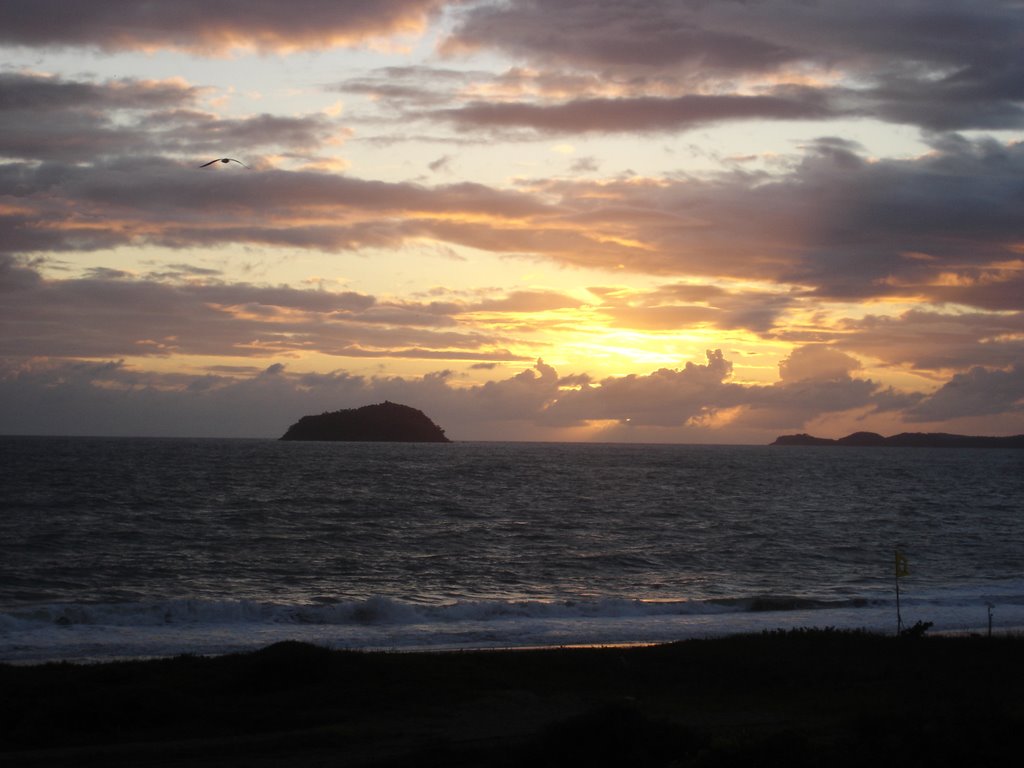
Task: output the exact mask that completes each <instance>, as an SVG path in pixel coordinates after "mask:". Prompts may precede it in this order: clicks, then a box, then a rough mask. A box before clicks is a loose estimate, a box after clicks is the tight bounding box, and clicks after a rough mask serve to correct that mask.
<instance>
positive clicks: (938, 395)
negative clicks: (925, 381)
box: [907, 362, 1024, 422]
mask: <svg viewBox="0 0 1024 768" xmlns="http://www.w3.org/2000/svg"><path fill="white" fill-rule="evenodd" d="M1021 411H1024V365H1022V364H1021V363H1019V362H1018V363H1015V364H1014V365H1012V366H1010V367H1009V368H1007V369H1005V370H1004V369H990V368H982V367H981V366H975V367H973V368H971V369H970V370H968V371H966V372H964V373H957V374H955V375H954V376H953V377H952V378H951V379H950V380H949V381H947V382H946V383H945V384H943V385H942V387H940V388H939V389H938V390H936V391H935V392H934V393H933V394H931V395H930V396H929V397H927V398H925V399H923V400H922V401H921V402H920V403H919V404H917V405H916V406H915V407H914V408H912V409H910V411H909V413H908V414H907V417H908V420H910V421H918V422H938V421H946V420H949V419H956V418H963V417H969V416H994V415H999V414H1010V413H1016V414H1019V413H1021Z"/></svg>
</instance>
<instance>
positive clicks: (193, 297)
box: [0, 0, 1024, 444]
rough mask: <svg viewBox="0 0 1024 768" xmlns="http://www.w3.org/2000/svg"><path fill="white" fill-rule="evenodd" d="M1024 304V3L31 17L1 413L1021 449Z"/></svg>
mask: <svg viewBox="0 0 1024 768" xmlns="http://www.w3.org/2000/svg"><path fill="white" fill-rule="evenodd" d="M220 158H232V159H233V160H237V161H239V162H230V163H219V162H218V163H213V164H212V165H207V166H206V167H200V166H201V165H203V164H206V163H208V162H209V161H210V160H216V159H220ZM1022 310H1024V2H1022V0H884V1H883V0H588V1H586V2H584V1H582V0H465V1H460V0H289V2H287V3H282V2H278V1H277V0H248V1H247V2H244V3H242V2H238V1H237V0H201V2H200V0H176V1H175V2H174V3H150V2H136V1H133V0H91V1H90V2H88V3H85V2H78V3H73V2H67V1H66V0H2V2H0V434H68V435H140V436H147V435H152V436H182V437H185V436H192V437H278V436H280V435H281V434H283V433H284V431H285V430H286V429H287V427H288V426H289V425H290V424H292V423H293V422H295V421H297V420H298V419H299V417H301V416H303V415H306V414H312V413H320V412H323V411H331V410H338V409H341V408H354V407H358V406H361V405H366V404H370V403H376V402H382V401H384V400H391V401H394V402H400V403H404V404H406V405H410V406H412V407H415V408H419V409H420V410H423V411H424V412H425V413H426V414H427V415H428V416H430V417H431V418H432V419H433V420H434V421H435V422H437V423H438V424H439V425H440V426H442V427H443V428H444V429H445V430H446V432H447V434H448V436H449V437H451V438H453V439H456V440H543V441H548V440H582V441H630V442H682V443H755V444H761V443H767V442H771V440H772V439H774V437H775V436H777V435H779V434H789V433H795V432H808V433H811V434H815V435H819V436H825V437H839V436H842V435H845V434H848V433H850V432H854V431H861V430H867V431H874V432H880V433H882V434H895V433H898V432H907V431H909V432H955V433H961V434H994V435H1005V434H1019V433H1024V312H1022Z"/></svg>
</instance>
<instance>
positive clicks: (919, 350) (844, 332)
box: [836, 309, 1024, 371]
mask: <svg viewBox="0 0 1024 768" xmlns="http://www.w3.org/2000/svg"><path fill="white" fill-rule="evenodd" d="M836 336H837V340H836V344H837V346H839V347H840V348H842V349H844V350H848V351H850V352H854V353H856V354H858V355H862V356H864V357H868V358H874V359H876V360H880V361H883V362H884V363H886V364H888V365H906V366H910V367H912V368H915V369H917V370H921V371H955V370H961V369H964V368H968V367H971V366H974V365H984V366H991V367H999V368H1001V367H1006V366H1010V365H1013V364H1015V363H1017V362H1019V361H1021V360H1024V313H1022V312H1020V311H1017V312H1013V313H1006V312H939V311H936V310H925V309H917V310H912V311H909V312H904V313H902V314H900V315H896V316H889V315H868V316H866V317H863V318H859V319H857V320H845V321H842V322H840V323H839V327H838V333H837V334H836Z"/></svg>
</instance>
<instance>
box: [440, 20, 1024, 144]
mask: <svg viewBox="0 0 1024 768" xmlns="http://www.w3.org/2000/svg"><path fill="white" fill-rule="evenodd" d="M456 17H457V18H458V20H459V22H458V24H457V25H456V26H455V28H454V29H453V32H452V34H451V36H450V37H449V38H448V40H447V41H446V42H445V44H444V45H443V48H442V49H443V50H444V51H445V52H447V53H449V54H452V55H458V54H460V53H463V52H472V51H477V50H480V49H484V50H486V49H497V50H499V51H502V52H504V53H506V54H508V55H511V56H513V57H516V58H517V59H518V60H522V61H526V62H529V63H530V64H533V65H534V66H536V67H540V68H542V69H545V70H551V69H557V68H559V67H560V68H562V69H568V70H574V71H576V72H581V73H587V72H594V73H598V74H600V76H601V77H603V78H604V79H605V80H606V81H618V82H632V83H636V82H643V81H645V79H647V78H652V79H657V80H658V81H659V82H660V83H661V84H662V86H665V85H666V84H668V83H670V82H672V81H673V80H674V81H675V83H676V87H677V89H680V90H681V91H683V90H685V92H686V93H688V94H695V93H699V92H707V91H713V92H715V93H716V95H721V94H723V92H725V91H727V90H729V89H732V90H733V93H732V96H734V97H735V96H739V95H741V94H740V91H739V89H741V88H747V89H749V88H750V87H751V86H752V85H757V86H762V87H763V86H771V85H772V84H778V83H780V82H789V83H792V84H795V83H797V82H800V81H801V80H804V81H809V82H812V83H813V84H814V87H815V88H817V89H818V91H819V97H820V99H821V100H822V101H823V102H824V101H826V100H827V101H829V102H833V103H835V104H836V105H838V104H840V103H843V102H845V103H846V104H847V105H848V107H849V108H851V109H855V110H856V111H857V112H858V113H860V114H864V115H873V116H874V117H876V118H877V119H880V120H884V121H888V122H899V123H909V124H913V125H918V126H921V127H924V128H928V129H931V130H941V131H945V130H966V129H969V128H981V129H992V128H1010V127H1020V126H1021V125H1024V108H1022V98H1024V94H1022V91H1021V86H1020V83H1021V81H1022V78H1021V74H1022V68H1024V62H1022V59H1021V55H1020V35H1021V30H1022V28H1024V20H1022V17H1021V15H1020V12H1019V6H1018V5H1017V4H1016V3H1015V2H1014V0H993V1H992V2H986V3H984V4H978V3H976V2H973V0H894V1H892V2H890V1H889V0H884V1H883V0H867V1H865V0H819V2H815V3H813V4H811V3H799V2H790V0H762V1H761V2H757V3H746V2H714V3H712V2H671V1H670V0H638V1H637V2H633V3H629V4H625V5H624V4H622V3H620V2H615V1H614V0H598V1H597V2H594V1H593V0H569V1H566V0H513V1H512V2H505V3H500V4H497V3H481V4H475V5H472V6H468V7H467V8H466V9H465V10H464V11H463V12H462V13H457V14H456ZM563 29H566V30H572V34H569V35H566V34H560V33H555V32H552V30H563ZM978 40H984V41H985V45H984V46H979V45H978V44H977V41H978ZM833 83H839V85H833ZM756 103H757V102H756V101H751V102H750V104H749V106H750V107H751V108H753V107H754V106H755V105H756ZM623 106H625V104H624V105H623ZM674 108H678V105H673V104H672V102H671V101H669V102H667V103H666V104H665V105H663V108H662V110H663V112H664V111H673V109H674ZM585 111H587V108H586V107H585V106H584V105H580V106H577V107H575V108H570V107H569V106H566V107H547V108H541V107H540V106H539V105H533V106H527V105H520V106H517V107H516V108H514V109H513V108H507V107H500V106H497V105H494V106H492V107H490V108H485V107H484V106H483V105H480V106H479V107H478V108H474V109H473V110H472V111H470V112H467V113H466V114H465V115H464V119H465V120H467V121H469V120H473V119H475V120H477V121H486V122H488V123H490V124H492V125H493V124H496V123H497V122H499V121H501V120H503V119H504V120H506V121H509V122H508V123H506V124H524V123H529V124H531V125H534V126H535V127H541V126H547V127H548V129H550V128H551V127H552V126H558V129H559V130H570V129H576V128H575V127H576V126H581V125H583V126H591V125H593V124H594V122H595V121H593V120H584V119H583V118H582V115H581V113H582V112H585ZM721 116H722V117H725V116H726V115H725V114H722V115H721ZM741 116H743V115H742V114H741ZM619 119H620V121H622V120H625V117H620V118H619ZM664 121H665V118H664V117H663V118H662V120H661V121H654V120H651V119H649V118H648V120H647V121H646V122H645V121H644V120H642V119H638V120H636V122H635V123H634V124H633V126H634V127H633V129H634V130H643V129H645V127H646V129H648V130H649V129H652V128H653V129H655V130H661V129H663V127H664ZM674 122H675V123H676V124H685V123H684V122H682V121H680V120H679V119H678V117H677V118H676V120H675V121H674ZM620 124H623V123H620ZM585 129H586V130H592V128H585Z"/></svg>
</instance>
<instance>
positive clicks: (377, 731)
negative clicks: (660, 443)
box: [0, 630, 1024, 768]
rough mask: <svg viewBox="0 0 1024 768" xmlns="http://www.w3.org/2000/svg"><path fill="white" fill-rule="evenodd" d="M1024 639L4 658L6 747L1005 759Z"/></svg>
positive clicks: (574, 761)
mask: <svg viewBox="0 0 1024 768" xmlns="http://www.w3.org/2000/svg"><path fill="white" fill-rule="evenodd" d="M1022 691H1024V639H1022V638H1015V637H997V638H981V637H911V638H898V639H897V638H893V637H882V636H878V635H872V634H868V633H862V632H838V631H831V630H814V631H791V632H774V633H765V634H762V635H750V636H737V637H729V638H722V639H715V640H689V641H685V642H680V643H673V644H668V645H659V646H650V647H641V648H577V649H548V650H530V651H474V652H457V653H436V654H430V653H415V654H387V653H359V652H347V651H329V650H325V649H322V648H318V647H315V646H311V645H304V644H301V643H281V644H278V645H274V646H271V647H269V648H266V649H263V650H261V651H258V652H255V653H249V654H238V655H231V656H222V657H214V658H205V657H197V656H181V657H176V658H172V659H162V660H153V661H134V662H116V663H109V664H100V665H72V664H49V665H41V666H34V667H18V666H3V665H0V764H2V765H4V766H20V765H26V766H31V765H38V766H43V765H45V766H60V765H75V766H87V765H97V766H98V765H103V766H117V765H125V766H128V765H131V766H176V765H189V766H206V765H210V766H213V765H217V766H243V765H244V766H250V767H253V768H259V767H260V766H271V765H289V766H321V765H322V766H327V765H345V766H379V767H383V766H405V765H416V766H476V765H487V766H518V765H529V766H556V765H557V766H575V765H578V766H589V767H591V768H592V767H593V766H604V765H622V766H727V765H729V766H731V765H750V766H757V765H765V766H768V765H786V766H802V765H808V766H809V765H812V764H813V765H815V766H821V765H836V766H847V765H849V766H854V765H857V766H861V765H865V764H868V763H874V764H885V765H895V764H897V763H899V764H903V765H924V764H928V765H931V766H934V765H946V764H950V765H951V764H978V765H980V764H985V763H993V764H998V763H999V762H1000V760H1001V756H1002V755H1004V754H1012V753H1013V752H1015V751H1016V746H1017V742H1016V738H1015V737H1016V735H1017V734H1018V733H1020V732H1021V727H1022V726H1024V694H1022Z"/></svg>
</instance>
